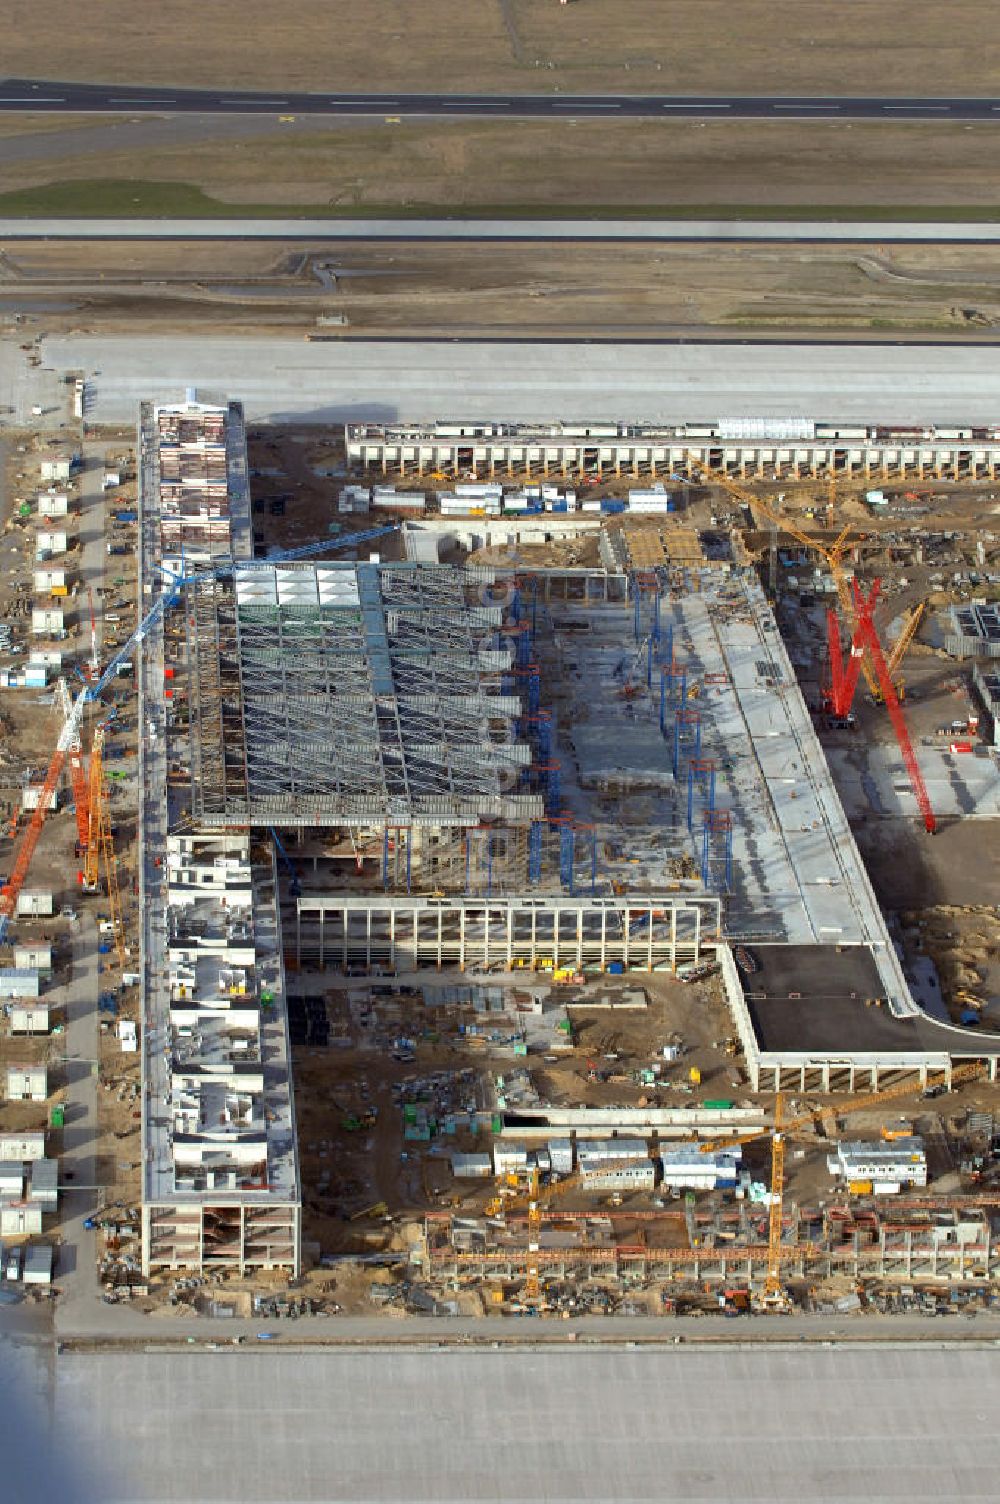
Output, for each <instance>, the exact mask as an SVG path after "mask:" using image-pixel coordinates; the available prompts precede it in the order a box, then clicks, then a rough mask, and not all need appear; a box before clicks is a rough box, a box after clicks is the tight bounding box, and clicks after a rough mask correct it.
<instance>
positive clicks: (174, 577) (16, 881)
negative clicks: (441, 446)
mask: <svg viewBox="0 0 1000 1504" xmlns="http://www.w3.org/2000/svg"><path fill="white" fill-rule="evenodd" d="M398 528H399V524H398V523H395V522H393V523H388V524H386V525H384V526H382V527H377V528H371V529H369V530H368V531H366V532H362V533H347V534H344V535H343V536H341V537H339V538H323V539H321V540H320V541H319V542H315V543H306V544H304V545H303V546H302V547H300V548H293V549H289V550H287V551H286V552H284V553H280V554H276V555H273V556H272V559H273V562H275V563H281V562H289V561H291V560H294V559H304V558H308V557H309V556H310V555H313V554H318V553H326V552H329V551H333V550H339V549H342V548H354V547H356V546H357V545H358V544H360V543H367V542H370V541H372V540H373V539H375V538H380V537H383V536H384V535H385V534H386V533H394V532H396V531H398ZM238 564H239V561H238V560H234V559H231V558H230V559H226V560H224V561H223V562H222V563H220V564H217V565H215V566H213V567H212V568H211V569H196V570H192V571H191V572H190V573H187V574H184V573H173V572H171V571H170V570H163V575H164V581H165V583H164V588H163V590H162V593H161V594H160V595H159V596H158V597H157V599H156V601H155V602H154V604H153V605H152V606H151V607H150V609H149V610H148V611H147V612H146V615H145V616H144V617H143V618H142V620H141V621H140V623H139V625H138V626H137V627H136V629H135V631H134V632H133V633H132V634H131V636H130V637H129V638H128V639H127V641H126V642H125V643H123V644H122V646H121V647H120V648H119V649H118V651H117V652H116V653H115V654H114V656H113V657H112V658H111V660H110V662H109V663H108V665H107V667H106V668H105V670H104V672H103V673H102V674H101V675H100V677H98V678H95V679H94V680H93V681H92V682H91V683H88V684H86V685H85V686H84V688H83V689H81V690H80V692H79V693H78V694H77V697H76V699H75V700H73V699H71V698H70V695H69V691H68V688H67V687H66V682H65V680H63V679H60V680H59V681H58V685H57V695H58V699H59V704H60V708H61V710H62V712H63V723H62V729H61V730H60V732H59V736H58V738H57V740H56V745H55V749H54V750H53V753H52V757H51V759H50V762H49V766H48V771H47V773H46V775H45V782H44V783H43V785H42V789H41V793H40V796H39V800H38V804H37V806H36V808H35V809H34V811H33V813H32V817H31V819H30V821H29V822H28V824H27V826H26V827H25V829H24V832H23V834H22V837H21V841H20V844H19V846H18V850H17V855H16V857H15V860H14V865H13V868H12V870H11V874H10V877H9V878H8V880H7V882H6V883H5V884H4V885H3V887H2V888H0V946H2V945H4V944H5V943H6V941H7V933H8V930H9V928H10V921H11V917H12V916H13V914H14V911H15V909H16V908H17V899H18V895H19V894H20V892H21V890H22V888H23V887H24V882H25V878H26V877H27V875H28V870H29V868H30V866H31V861H32V858H33V856H34V854H35V850H36V848H37V846H38V842H39V839H40V837H41V834H42V829H43V827H44V825H45V819H46V816H47V815H48V813H49V810H50V808H51V807H52V805H53V803H54V799H55V793H56V790H57V788H58V786H59V780H60V778H61V777H62V774H63V771H64V769H65V767H66V762H67V759H68V758H69V756H70V753H71V751H72V749H74V747H76V746H77V745H78V744H79V740H80V731H81V727H82V725H83V716H84V711H85V710H86V708H87V706H88V705H91V704H93V703H95V702H96V701H97V700H99V699H100V697H101V695H102V694H103V692H104V690H105V689H106V688H107V686H108V684H109V683H110V682H111V680H112V679H114V678H115V676H116V675H117V673H118V670H119V668H120V667H121V666H122V665H123V664H124V663H126V662H127V661H128V659H129V656H130V654H131V653H132V651H133V649H134V648H135V647H136V645H137V644H138V643H140V642H142V641H143V639H144V638H145V637H146V636H147V634H148V633H149V632H150V631H151V630H152V628H153V627H154V626H155V624H156V623H157V622H158V621H159V620H160V619H161V618H162V617H163V615H164V613H165V612H166V611H168V610H170V609H172V608H173V607H174V606H176V605H177V604H178V603H179V601H180V599H181V593H182V591H183V589H184V586H185V585H187V584H189V583H192V582H194V581H196V580H198V579H209V578H215V579H224V578H225V577H226V576H227V575H231V574H232V573H233V572H234V570H235V569H236V568H237V567H238ZM59 686H61V688H60V687H59ZM77 786H78V787H79V784H78V785H77ZM88 821H89V813H88ZM81 828H82V826H81V822H80V819H79V816H78V823H77V833H78V835H79V834H80V831H81ZM88 831H89V825H88ZM109 836H110V831H109Z"/></svg>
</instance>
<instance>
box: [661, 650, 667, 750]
mask: <svg viewBox="0 0 1000 1504" xmlns="http://www.w3.org/2000/svg"><path fill="white" fill-rule="evenodd" d="M666 710H667V671H666V669H665V668H663V667H662V666H661V668H660V735H661V736H666V734H667V716H666Z"/></svg>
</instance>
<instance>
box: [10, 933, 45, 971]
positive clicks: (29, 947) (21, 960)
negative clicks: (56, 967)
mask: <svg viewBox="0 0 1000 1504" xmlns="http://www.w3.org/2000/svg"><path fill="white" fill-rule="evenodd" d="M14 965H15V967H16V968H17V970H18V971H26V970H28V969H29V968H34V970H35V971H51V970H52V946H51V945H50V944H49V943H48V941H45V940H38V941H35V940H25V941H24V942H23V943H22V944H20V945H15V946H14Z"/></svg>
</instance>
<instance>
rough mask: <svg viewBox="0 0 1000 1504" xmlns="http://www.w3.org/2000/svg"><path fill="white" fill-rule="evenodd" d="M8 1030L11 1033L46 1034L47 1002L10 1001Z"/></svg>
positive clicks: (47, 1028)
mask: <svg viewBox="0 0 1000 1504" xmlns="http://www.w3.org/2000/svg"><path fill="white" fill-rule="evenodd" d="M10 1032H11V1033H12V1034H48V1033H49V1032H50V1016H49V1005H48V1003H41V1002H25V1003H12V1004H11V1009H10Z"/></svg>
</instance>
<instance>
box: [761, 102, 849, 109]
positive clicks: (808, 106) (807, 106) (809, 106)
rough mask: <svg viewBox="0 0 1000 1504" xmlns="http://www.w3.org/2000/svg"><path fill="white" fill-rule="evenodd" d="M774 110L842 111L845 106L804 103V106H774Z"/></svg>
mask: <svg viewBox="0 0 1000 1504" xmlns="http://www.w3.org/2000/svg"><path fill="white" fill-rule="evenodd" d="M774 109H776V110H842V109H844V105H842V104H808V103H805V102H804V103H802V104H776V105H774Z"/></svg>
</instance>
